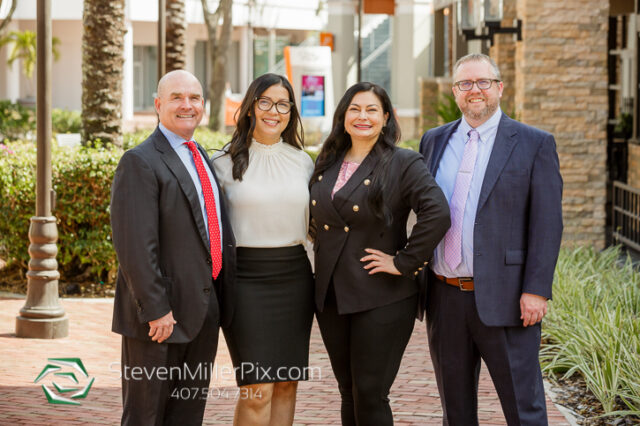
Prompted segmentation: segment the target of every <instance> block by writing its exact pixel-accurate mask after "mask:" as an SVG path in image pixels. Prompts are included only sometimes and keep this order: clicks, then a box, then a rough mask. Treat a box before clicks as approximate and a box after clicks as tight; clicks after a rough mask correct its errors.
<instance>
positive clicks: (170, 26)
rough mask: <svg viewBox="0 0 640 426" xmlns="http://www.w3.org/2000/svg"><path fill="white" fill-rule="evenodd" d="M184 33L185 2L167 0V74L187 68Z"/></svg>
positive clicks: (181, 0) (185, 22)
mask: <svg viewBox="0 0 640 426" xmlns="http://www.w3.org/2000/svg"><path fill="white" fill-rule="evenodd" d="M186 33H187V19H186V16H185V0H167V37H166V40H167V53H166V55H167V59H166V71H167V72H169V71H173V70H183V69H185V68H186V66H187V54H186V51H185V44H186Z"/></svg>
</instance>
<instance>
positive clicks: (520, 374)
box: [420, 54, 562, 426]
mask: <svg viewBox="0 0 640 426" xmlns="http://www.w3.org/2000/svg"><path fill="white" fill-rule="evenodd" d="M453 77H454V84H453V94H454V96H455V100H456V103H457V104H458V107H459V108H460V110H461V111H462V114H463V117H462V118H461V119H459V120H457V121H454V122H452V123H449V124H445V125H444V126H440V127H438V128H435V129H432V130H429V131H428V132H427V133H425V135H424V136H423V137H422V141H421V142H420V152H421V153H422V155H423V156H424V158H425V161H426V162H427V165H428V166H429V168H430V171H431V173H432V174H433V175H434V176H435V179H436V182H437V183H438V184H439V185H440V187H441V188H442V190H443V192H444V194H445V196H446V197H447V200H448V202H449V207H450V209H451V222H452V225H451V228H450V229H449V231H448V232H447V235H445V237H444V239H443V240H442V241H441V242H440V244H439V245H438V247H437V248H436V251H435V253H434V258H433V261H432V262H431V264H430V265H429V266H430V267H429V270H428V272H427V273H426V274H425V277H424V279H425V280H427V283H428V285H427V302H426V316H427V333H428V336H429V349H430V352H431V358H432V361H433V365H434V369H435V372H436V378H437V382H438V390H439V392H440V398H441V401H442V408H443V417H444V421H443V424H445V425H461V426H468V425H474V424H476V425H477V424H478V415H477V389H478V376H479V372H480V360H481V359H482V360H484V362H485V364H486V365H487V367H488V369H489V373H490V374H491V377H492V379H493V382H494V385H495V387H496V391H497V392H498V396H499V398H500V403H501V404H502V409H503V412H504V415H505V418H506V420H507V423H508V424H509V425H546V424H547V413H546V404H545V397H544V388H543V384H542V375H541V372H540V365H539V362H538V352H539V348H540V324H541V321H542V318H543V317H544V315H545V314H546V312H547V300H548V299H550V298H551V286H552V282H553V273H554V269H555V265H556V261H557V257H558V251H559V249H560V240H561V236H562V178H561V176H560V171H559V162H558V155H557V153H556V144H555V140H554V138H553V136H552V135H551V134H549V133H546V132H544V131H542V130H539V129H535V128H533V127H530V126H527V125H524V124H522V123H519V122H517V121H514V120H512V119H511V118H509V117H507V116H506V115H505V114H504V113H502V111H501V110H500V106H499V103H500V98H501V96H502V90H503V83H502V81H501V78H500V71H499V69H498V67H497V65H496V64H495V62H494V61H493V60H492V59H491V58H489V57H488V56H486V55H482V54H470V55H467V56H465V57H463V58H461V59H460V60H459V61H458V62H457V63H456V64H455V66H454V70H453Z"/></svg>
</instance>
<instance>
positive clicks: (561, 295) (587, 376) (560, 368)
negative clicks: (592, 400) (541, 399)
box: [540, 248, 640, 416]
mask: <svg viewBox="0 0 640 426" xmlns="http://www.w3.org/2000/svg"><path fill="white" fill-rule="evenodd" d="M619 259H620V250H619V249H618V248H609V249H607V250H605V251H603V252H601V253H598V252H596V251H595V250H593V249H591V248H579V249H575V250H573V251H569V250H562V251H561V253H560V258H559V260H558V267H557V269H556V276H555V283H554V290H553V294H554V299H553V301H552V302H551V303H550V309H549V313H548V315H547V317H546V318H545V321H544V326H543V329H542V332H543V341H544V344H543V346H542V350H541V353H540V361H541V363H542V366H543V368H544V369H545V370H546V371H549V372H552V373H555V374H561V375H564V377H570V376H571V375H573V374H579V375H581V376H582V377H583V378H584V380H585V382H586V385H587V387H588V389H589V390H590V391H591V392H592V393H593V395H595V396H596V398H597V399H598V400H599V401H600V402H601V403H602V407H603V409H604V411H605V413H606V415H635V416H640V273H638V271H637V270H635V269H634V267H633V265H632V264H631V261H630V260H629V259H627V261H626V262H625V263H624V264H619ZM618 404H623V406H624V409H622V410H620V409H619V408H618Z"/></svg>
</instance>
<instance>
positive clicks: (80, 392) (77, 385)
mask: <svg viewBox="0 0 640 426" xmlns="http://www.w3.org/2000/svg"><path fill="white" fill-rule="evenodd" d="M47 362H48V363H47V365H45V366H44V368H43V369H42V371H41V372H40V374H38V377H36V379H35V380H34V381H33V383H38V382H39V381H40V380H42V379H44V378H45V377H47V376H48V375H49V374H52V375H53V380H56V379H57V381H52V382H51V384H52V385H53V388H54V389H55V391H54V390H53V389H52V388H51V387H48V386H47V385H44V384H43V385H42V390H43V392H44V395H45V396H46V397H47V401H49V404H67V405H81V404H80V402H78V401H77V400H78V399H83V398H86V397H87V395H88V394H89V390H90V389H91V386H92V385H93V381H94V380H95V378H94V377H89V374H88V373H87V370H86V369H85V368H84V365H83V364H82V361H81V360H80V358H47ZM65 370H71V371H65ZM74 370H75V371H74ZM76 373H78V375H79V376H80V380H78V377H77V376H76ZM81 382H83V383H84V382H86V384H83V383H81ZM64 395H67V396H64Z"/></svg>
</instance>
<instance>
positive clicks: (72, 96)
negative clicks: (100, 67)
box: [0, 0, 328, 118]
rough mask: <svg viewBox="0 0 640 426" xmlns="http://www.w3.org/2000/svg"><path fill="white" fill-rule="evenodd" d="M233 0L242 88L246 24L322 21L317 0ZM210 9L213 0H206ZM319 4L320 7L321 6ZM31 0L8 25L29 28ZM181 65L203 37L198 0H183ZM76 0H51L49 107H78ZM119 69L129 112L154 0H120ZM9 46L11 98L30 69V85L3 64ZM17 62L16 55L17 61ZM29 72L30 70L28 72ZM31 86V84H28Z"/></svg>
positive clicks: (151, 41)
mask: <svg viewBox="0 0 640 426" xmlns="http://www.w3.org/2000/svg"><path fill="white" fill-rule="evenodd" d="M9 3H10V2H3V6H2V9H1V10H0V18H4V16H6V13H7V12H8V7H7V6H6V5H8V4H9ZM252 3H253V4H254V5H253V7H249V1H248V0H234V6H233V14H234V15H233V23H234V27H235V28H234V33H233V40H236V41H240V69H239V70H237V71H236V72H239V73H240V75H241V80H240V81H241V84H240V88H241V90H242V91H244V90H245V89H246V87H247V85H248V83H249V82H250V80H251V79H252V65H253V64H252V61H251V59H250V57H251V56H250V52H251V51H252V50H251V40H252V38H251V36H250V34H249V33H250V31H248V28H266V29H283V30H300V31H320V30H322V29H324V28H326V25H327V19H328V14H327V7H326V2H324V1H322V0H296V1H295V2H294V1H290V0H253V1H252ZM210 4H211V8H212V10H215V8H216V7H217V4H218V2H217V1H211V2H210ZM321 4H324V7H321ZM36 7H37V5H36V0H21V1H20V2H18V6H17V8H16V11H15V13H14V15H13V22H12V26H13V28H15V29H19V30H26V29H29V30H32V31H35V20H36V16H37V13H36V12H37V10H36ZM186 7H187V10H186V16H187V21H188V23H189V27H188V30H187V40H186V48H187V69H188V70H190V71H194V68H195V60H194V53H195V44H196V41H198V40H203V41H205V40H207V29H206V26H205V25H204V20H203V14H202V5H201V2H200V0H186ZM82 12H83V1H82V0H55V1H53V2H52V18H53V26H52V29H53V36H54V37H57V38H58V39H60V45H59V50H60V54H61V55H60V60H59V61H57V62H54V63H53V69H52V71H53V76H52V82H53V87H52V100H53V107H54V108H67V109H74V110H80V108H81V100H82ZM125 15H126V17H127V20H126V26H127V29H128V31H129V33H128V34H127V35H125V53H124V54H125V70H124V81H123V90H124V92H125V93H124V94H123V116H124V117H125V118H130V117H131V114H132V109H133V106H132V105H133V80H134V79H133V77H132V75H133V60H132V59H133V52H132V51H133V46H152V45H153V46H155V45H156V44H157V29H156V28H157V25H156V22H157V18H158V6H157V0H126V3H125ZM8 49H9V47H5V48H3V49H1V50H0V65H2V66H0V99H7V98H9V99H11V100H16V99H17V98H22V97H25V96H27V95H35V75H34V78H33V82H32V84H31V86H29V84H28V82H27V81H26V78H25V77H24V75H23V74H22V64H20V63H17V64H14V66H13V67H12V68H9V67H7V66H6V57H7V55H8V53H7V52H8ZM18 62H19V61H18ZM34 74H35V72H34ZM30 87H32V89H30Z"/></svg>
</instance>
